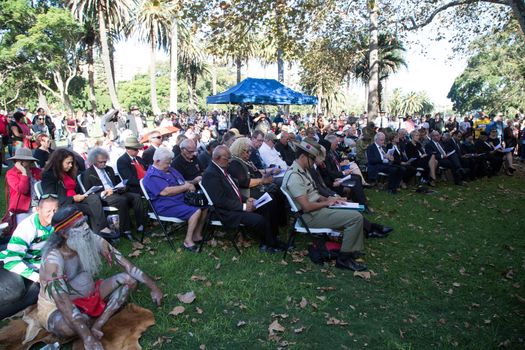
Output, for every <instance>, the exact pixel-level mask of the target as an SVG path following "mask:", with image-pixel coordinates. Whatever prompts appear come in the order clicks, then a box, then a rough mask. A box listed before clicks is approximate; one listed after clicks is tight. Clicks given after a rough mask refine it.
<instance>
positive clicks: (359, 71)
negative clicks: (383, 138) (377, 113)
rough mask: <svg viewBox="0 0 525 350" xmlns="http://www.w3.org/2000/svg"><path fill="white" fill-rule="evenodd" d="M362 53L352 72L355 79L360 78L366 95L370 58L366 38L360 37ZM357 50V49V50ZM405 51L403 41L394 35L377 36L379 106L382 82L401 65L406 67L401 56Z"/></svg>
mask: <svg viewBox="0 0 525 350" xmlns="http://www.w3.org/2000/svg"><path fill="white" fill-rule="evenodd" d="M359 42H360V44H359V46H360V47H361V50H362V52H363V55H362V57H361V59H360V60H359V61H358V62H357V64H356V66H355V67H354V74H355V76H356V78H357V79H359V80H361V81H362V82H363V83H364V84H365V89H366V92H365V94H366V95H368V88H369V86H368V81H369V78H370V70H369V66H370V59H369V50H366V48H367V47H368V38H367V37H361V38H360V40H359ZM358 51H359V50H358ZM404 51H406V49H405V47H404V45H403V43H402V42H401V41H399V40H398V39H397V38H396V37H395V36H393V35H390V34H387V33H380V34H379V36H378V54H379V58H378V60H379V64H378V69H379V84H378V95H379V106H380V107H381V104H382V101H383V87H384V82H385V81H386V80H387V79H388V78H389V77H390V75H391V74H393V73H395V72H397V70H398V69H399V68H400V67H401V66H405V67H406V65H407V64H406V61H405V59H404V58H403V55H402V53H403V52H404Z"/></svg>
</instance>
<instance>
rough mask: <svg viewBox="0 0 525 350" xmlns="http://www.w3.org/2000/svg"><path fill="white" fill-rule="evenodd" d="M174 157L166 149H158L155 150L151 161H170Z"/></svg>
mask: <svg viewBox="0 0 525 350" xmlns="http://www.w3.org/2000/svg"><path fill="white" fill-rule="evenodd" d="M174 156H175V154H173V152H172V151H171V150H169V149H167V148H164V147H159V148H157V149H156V150H155V153H154V154H153V161H154V162H156V161H161V162H162V161H165V160H168V159H172V158H173V157H174Z"/></svg>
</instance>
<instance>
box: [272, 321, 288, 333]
mask: <svg viewBox="0 0 525 350" xmlns="http://www.w3.org/2000/svg"><path fill="white" fill-rule="evenodd" d="M284 330H285V328H284V327H283V326H281V325H280V324H279V321H277V320H275V321H273V322H272V323H270V325H269V326H268V332H269V333H270V336H272V335H275V333H276V332H284Z"/></svg>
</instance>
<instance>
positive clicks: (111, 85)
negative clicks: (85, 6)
mask: <svg viewBox="0 0 525 350" xmlns="http://www.w3.org/2000/svg"><path fill="white" fill-rule="evenodd" d="M97 12H98V27H99V34H100V43H101V46H102V63H103V64H104V72H105V73H106V83H107V88H108V92H109V98H110V99H111V104H112V105H113V108H115V109H120V103H119V101H118V96H117V91H116V89H115V80H114V79H113V70H112V69H111V59H110V52H109V43H108V33H107V29H106V19H105V18H104V10H103V8H102V7H99V8H98V9H97Z"/></svg>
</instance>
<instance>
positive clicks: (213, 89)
mask: <svg viewBox="0 0 525 350" xmlns="http://www.w3.org/2000/svg"><path fill="white" fill-rule="evenodd" d="M211 94H212V95H216V94H217V59H216V58H215V56H213V57H212V59H211Z"/></svg>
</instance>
